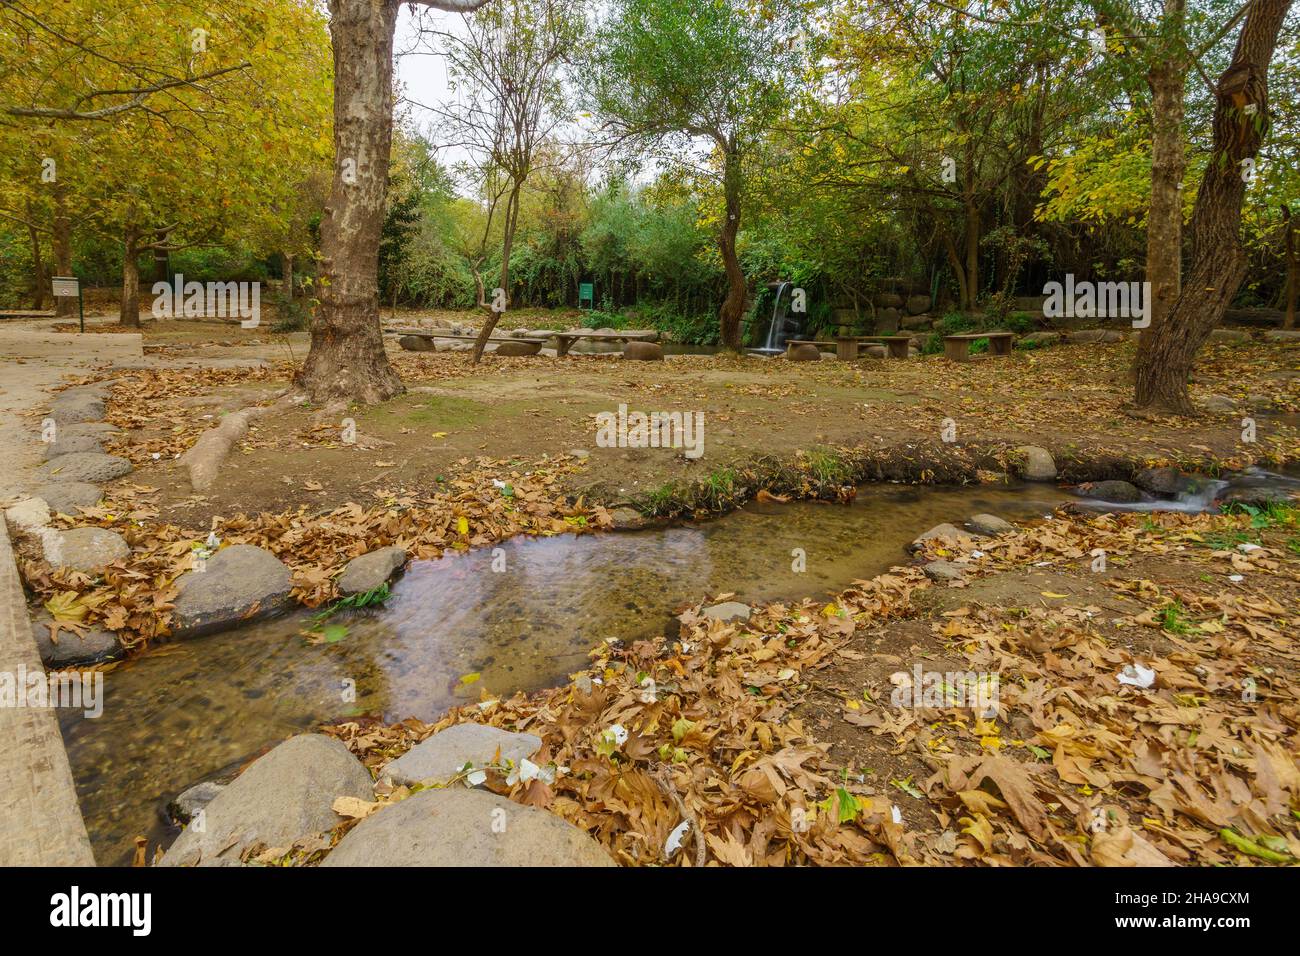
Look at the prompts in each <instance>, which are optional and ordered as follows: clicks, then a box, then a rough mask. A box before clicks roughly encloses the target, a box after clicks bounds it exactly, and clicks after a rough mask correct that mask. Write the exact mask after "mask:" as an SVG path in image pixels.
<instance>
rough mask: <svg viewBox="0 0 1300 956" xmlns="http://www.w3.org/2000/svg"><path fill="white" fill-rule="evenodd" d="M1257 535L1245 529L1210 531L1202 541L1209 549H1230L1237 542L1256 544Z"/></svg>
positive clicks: (1234, 546) (1235, 545)
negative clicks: (1248, 532)
mask: <svg viewBox="0 0 1300 956" xmlns="http://www.w3.org/2000/svg"><path fill="white" fill-rule="evenodd" d="M1258 537H1259V536H1258V535H1252V534H1247V533H1246V532H1245V531H1211V532H1210V533H1209V534H1207V535H1206V536H1205V538H1204V541H1205V546H1206V547H1207V548H1209V549H1210V550H1211V551H1231V550H1233V549H1234V548H1236V547H1237V545H1239V544H1258V543H1259V542H1258V540H1257V539H1258Z"/></svg>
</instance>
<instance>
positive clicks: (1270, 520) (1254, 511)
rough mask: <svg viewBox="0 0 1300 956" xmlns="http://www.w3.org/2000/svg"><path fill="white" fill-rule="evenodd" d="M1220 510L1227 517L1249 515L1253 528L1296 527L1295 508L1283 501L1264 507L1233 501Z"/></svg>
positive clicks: (1270, 503)
mask: <svg viewBox="0 0 1300 956" xmlns="http://www.w3.org/2000/svg"><path fill="white" fill-rule="evenodd" d="M1220 510H1221V511H1222V512H1223V513H1224V514H1225V515H1249V516H1250V526H1251V527H1252V528H1294V527H1295V526H1296V516H1297V510H1296V508H1295V506H1294V505H1289V504H1287V503H1285V502H1281V501H1270V502H1269V503H1268V504H1266V505H1262V506H1260V505H1248V504H1246V503H1245V502H1242V501H1232V502H1229V503H1228V504H1226V505H1224V506H1223V507H1222V508H1221V509H1220Z"/></svg>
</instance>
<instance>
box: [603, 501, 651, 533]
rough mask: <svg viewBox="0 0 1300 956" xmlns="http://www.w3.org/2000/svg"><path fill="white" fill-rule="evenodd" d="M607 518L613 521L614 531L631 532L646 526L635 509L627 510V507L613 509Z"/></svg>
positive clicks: (642, 517) (644, 519)
mask: <svg viewBox="0 0 1300 956" xmlns="http://www.w3.org/2000/svg"><path fill="white" fill-rule="evenodd" d="M609 516H610V518H611V519H613V522H614V530H615V531H633V530H635V529H637V528H643V527H645V525H646V518H645V516H644V515H643V514H641V512H639V511H637V510H636V509H635V508H629V507H628V506H627V505H621V506H620V507H618V508H614V509H613V510H611V511H610V513H609Z"/></svg>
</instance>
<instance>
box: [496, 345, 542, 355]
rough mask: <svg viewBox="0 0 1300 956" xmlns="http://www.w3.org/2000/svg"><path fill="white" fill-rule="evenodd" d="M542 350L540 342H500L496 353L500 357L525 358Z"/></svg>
mask: <svg viewBox="0 0 1300 956" xmlns="http://www.w3.org/2000/svg"><path fill="white" fill-rule="evenodd" d="M541 350H542V343H541V342H501V343H500V344H498V345H497V350H496V354H497V355H500V356H501V357H502V358H527V357H528V356H530V355H536V354H537V353H538V352H540V351H541Z"/></svg>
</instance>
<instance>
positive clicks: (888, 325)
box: [876, 309, 903, 335]
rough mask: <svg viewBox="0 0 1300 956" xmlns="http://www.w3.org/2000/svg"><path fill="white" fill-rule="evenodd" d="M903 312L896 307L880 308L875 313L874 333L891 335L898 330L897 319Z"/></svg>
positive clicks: (900, 317)
mask: <svg viewBox="0 0 1300 956" xmlns="http://www.w3.org/2000/svg"><path fill="white" fill-rule="evenodd" d="M902 317H903V314H902V313H901V312H899V311H898V309H881V310H880V312H879V313H878V314H877V315H876V334H877V335H893V334H894V333H895V332H897V331H898V323H899V320H900V319H902Z"/></svg>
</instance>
